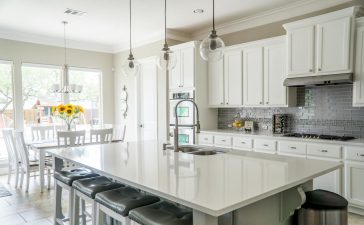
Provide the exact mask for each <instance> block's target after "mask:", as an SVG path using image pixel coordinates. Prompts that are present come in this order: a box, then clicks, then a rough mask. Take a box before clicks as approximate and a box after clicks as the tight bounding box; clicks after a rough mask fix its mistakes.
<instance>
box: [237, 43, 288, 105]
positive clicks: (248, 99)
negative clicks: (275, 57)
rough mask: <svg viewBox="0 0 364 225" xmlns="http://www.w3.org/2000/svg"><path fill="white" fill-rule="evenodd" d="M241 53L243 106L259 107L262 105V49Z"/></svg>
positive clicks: (248, 49) (251, 49)
mask: <svg viewBox="0 0 364 225" xmlns="http://www.w3.org/2000/svg"><path fill="white" fill-rule="evenodd" d="M243 52H244V55H243V62H244V63H243V78H244V82H243V83H244V85H243V90H244V95H243V96H244V105H245V106H261V105H263V104H264V102H263V100H264V99H263V47H260V46H258V47H253V48H247V49H244V50H243ZM282 86H283V84H282Z"/></svg>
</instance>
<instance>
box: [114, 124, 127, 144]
mask: <svg viewBox="0 0 364 225" xmlns="http://www.w3.org/2000/svg"><path fill="white" fill-rule="evenodd" d="M125 130H126V125H125V124H122V125H116V126H115V128H114V134H113V140H118V141H124V140H125Z"/></svg>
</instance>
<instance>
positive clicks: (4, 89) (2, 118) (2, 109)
mask: <svg viewBox="0 0 364 225" xmlns="http://www.w3.org/2000/svg"><path fill="white" fill-rule="evenodd" d="M12 75H13V74H12V64H10V63H5V62H0V129H3V128H14V108H13V79H12V77H13V76H12ZM6 157H7V151H6V148H5V143H4V140H3V138H2V132H0V158H1V159H3V158H6Z"/></svg>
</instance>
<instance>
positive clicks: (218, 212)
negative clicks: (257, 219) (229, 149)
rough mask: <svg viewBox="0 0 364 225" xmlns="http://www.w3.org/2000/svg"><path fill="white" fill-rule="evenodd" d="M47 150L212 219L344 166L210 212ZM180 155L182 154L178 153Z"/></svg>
mask: <svg viewBox="0 0 364 225" xmlns="http://www.w3.org/2000/svg"><path fill="white" fill-rule="evenodd" d="M48 150H51V149H48ZM48 150H47V151H46V152H47V153H49V154H51V155H53V156H57V158H60V159H64V160H67V161H70V162H72V163H75V164H78V165H80V166H83V167H85V168H87V169H90V170H92V171H95V172H96V173H100V174H102V175H104V176H107V177H109V178H112V179H114V180H117V181H120V182H123V183H125V184H127V185H130V186H132V187H134V188H139V189H141V190H143V191H146V192H149V193H151V194H153V195H157V196H159V197H161V198H165V199H167V200H169V201H172V202H176V203H178V204H181V205H184V206H187V207H189V208H192V209H194V210H198V211H200V212H203V213H206V214H209V215H211V216H214V217H218V216H222V215H224V214H226V213H229V212H232V211H234V210H237V209H240V208H242V207H244V206H247V205H250V204H252V203H255V202H257V201H259V200H262V199H264V198H267V197H270V196H272V195H275V194H277V193H280V192H282V191H285V190H288V189H290V188H293V187H295V186H298V185H301V184H304V183H306V182H308V181H310V180H312V179H314V178H316V177H319V176H321V175H324V174H326V173H329V172H332V171H334V170H336V169H339V168H341V167H343V166H344V164H343V163H340V165H337V166H335V167H333V168H331V169H327V170H324V171H322V172H320V173H318V174H317V175H316V176H310V177H307V178H305V179H301V180H297V181H295V182H293V183H291V184H290V185H286V186H284V187H280V188H277V189H274V190H271V191H269V192H266V193H263V194H261V195H260V196H258V197H254V198H250V199H248V200H245V201H243V202H240V203H236V204H234V205H232V206H229V207H226V208H223V209H219V210H210V209H207V208H204V207H202V206H200V205H196V204H193V203H191V202H188V201H185V200H182V199H178V198H176V197H174V196H170V195H167V194H165V193H162V192H159V191H157V190H155V189H151V188H149V187H145V186H143V185H140V184H137V183H134V182H130V181H128V180H124V179H123V178H120V177H117V176H114V175H112V174H109V173H107V172H105V171H102V170H98V169H95V168H93V167H91V166H88V165H84V164H82V163H79V162H77V161H74V160H70V159H68V158H66V157H63V156H60V155H58V154H54V153H52V152H48ZM180 154H182V153H180ZM288 157H289V156H288Z"/></svg>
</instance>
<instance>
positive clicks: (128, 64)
mask: <svg viewBox="0 0 364 225" xmlns="http://www.w3.org/2000/svg"><path fill="white" fill-rule="evenodd" d="M139 69H140V64H139V63H138V61H136V60H135V59H134V56H133V52H132V47H131V0H129V57H128V58H127V60H125V61H124V63H123V65H122V71H123V73H124V74H125V75H137V74H138V73H139Z"/></svg>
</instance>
